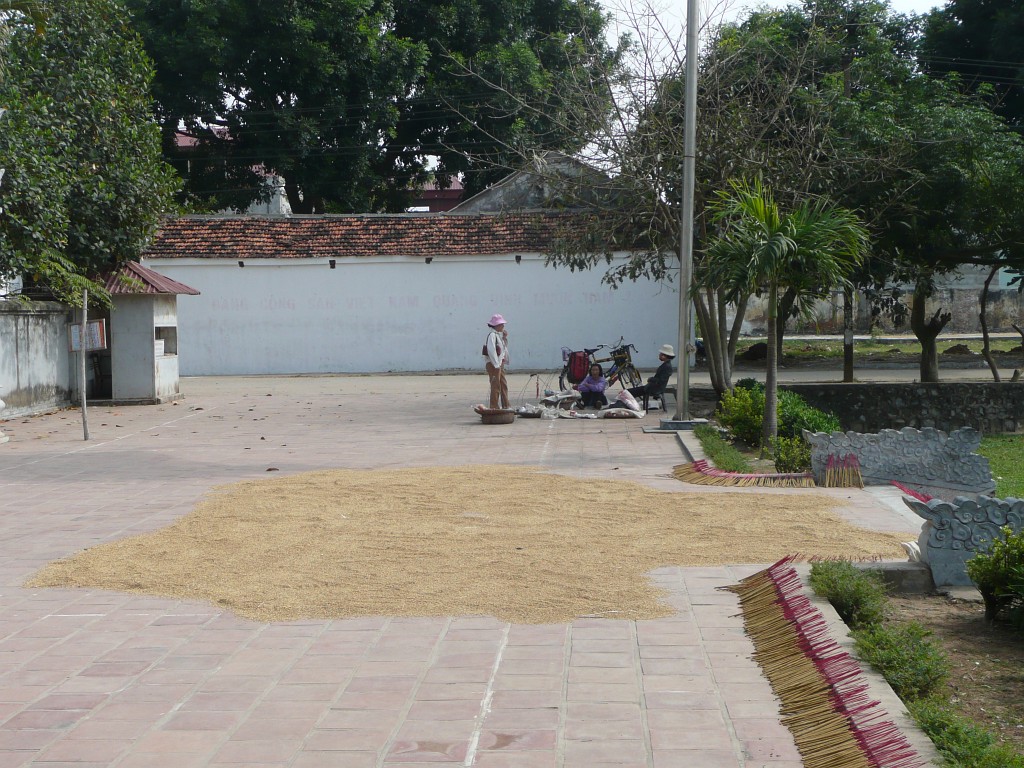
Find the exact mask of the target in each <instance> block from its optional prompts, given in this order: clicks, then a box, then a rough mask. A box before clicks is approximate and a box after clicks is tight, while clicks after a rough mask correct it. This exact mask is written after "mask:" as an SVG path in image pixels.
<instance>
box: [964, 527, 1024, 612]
mask: <svg viewBox="0 0 1024 768" xmlns="http://www.w3.org/2000/svg"><path fill="white" fill-rule="evenodd" d="M967 575H968V576H970V577H971V580H972V581H973V582H974V583H975V584H977V585H978V591H980V592H981V597H982V599H983V600H984V601H985V618H986V619H988V620H989V621H994V620H995V619H996V617H997V616H998V615H999V613H1001V612H1002V611H1004V610H1010V611H1014V612H1015V613H1016V614H1017V615H1018V616H1019V615H1020V610H1019V609H1020V607H1021V605H1022V604H1024V584H1022V581H1024V580H1022V578H1021V576H1022V575H1024V531H1021V532H1019V533H1014V531H1013V529H1012V528H1010V527H1009V526H1005V527H1004V528H1003V529H1002V538H998V539H995V540H993V541H992V544H991V546H990V548H989V551H988V552H979V553H978V554H976V555H975V556H974V557H972V558H971V559H970V560H968V561H967Z"/></svg>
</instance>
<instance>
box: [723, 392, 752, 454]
mask: <svg viewBox="0 0 1024 768" xmlns="http://www.w3.org/2000/svg"><path fill="white" fill-rule="evenodd" d="M715 418H716V419H718V422H719V423H720V424H721V425H722V426H724V427H728V429H729V431H730V432H732V434H733V436H734V437H735V438H736V439H737V440H742V441H743V442H744V443H746V444H747V445H752V446H758V445H760V444H761V424H762V423H763V422H764V392H763V391H760V392H759V391H757V390H755V389H744V388H741V387H737V388H736V389H734V390H732V391H731V392H726V393H725V394H724V395H722V399H721V400H720V401H719V403H718V410H717V411H715Z"/></svg>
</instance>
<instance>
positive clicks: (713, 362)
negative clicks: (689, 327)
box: [693, 288, 747, 395]
mask: <svg viewBox="0 0 1024 768" xmlns="http://www.w3.org/2000/svg"><path fill="white" fill-rule="evenodd" d="M693 303H694V307H695V309H696V312H697V322H698V323H699V324H700V329H701V334H702V337H703V339H704V351H705V353H706V354H707V357H708V372H709V373H710V375H711V386H712V387H714V389H715V392H717V393H718V394H719V395H722V394H724V393H725V392H727V391H728V390H730V389H732V366H733V361H734V360H735V358H736V342H737V340H738V338H739V332H740V329H741V327H742V325H743V315H744V314H745V312H746V306H747V301H746V299H744V300H743V301H741V302H740V303H739V304H737V305H736V317H735V318H734V319H733V323H732V328H731V329H730V328H729V325H728V314H727V311H728V308H729V305H728V302H726V301H725V298H724V296H723V294H722V293H721V291H716V290H714V289H712V288H705V289H704V290H703V292H700V291H698V292H696V293H695V294H694V298H693Z"/></svg>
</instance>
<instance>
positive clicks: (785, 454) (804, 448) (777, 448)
mask: <svg viewBox="0 0 1024 768" xmlns="http://www.w3.org/2000/svg"><path fill="white" fill-rule="evenodd" d="M772 458H773V459H775V471H776V472H806V471H807V470H809V469H810V468H811V446H810V444H809V443H808V442H807V441H806V440H804V439H803V438H802V437H781V436H780V437H777V438H775V445H773V446H772Z"/></svg>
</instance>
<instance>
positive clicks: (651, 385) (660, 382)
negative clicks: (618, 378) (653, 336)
mask: <svg viewBox="0 0 1024 768" xmlns="http://www.w3.org/2000/svg"><path fill="white" fill-rule="evenodd" d="M675 356H676V351H675V349H673V347H672V345H671V344H662V345H661V349H659V350H658V359H659V360H660V361H661V365H659V366H658V370H656V371H655V372H654V375H653V376H651V378H649V379H648V380H647V383H646V384H644V385H643V386H640V387H631V388H630V390H629V394H631V395H632V396H633V397H644V396H645V395H646V396H648V397H661V395H662V393H663V392H664V391H665V387H667V386H668V380H669V379H670V378H672V361H673V360H674V359H675Z"/></svg>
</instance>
